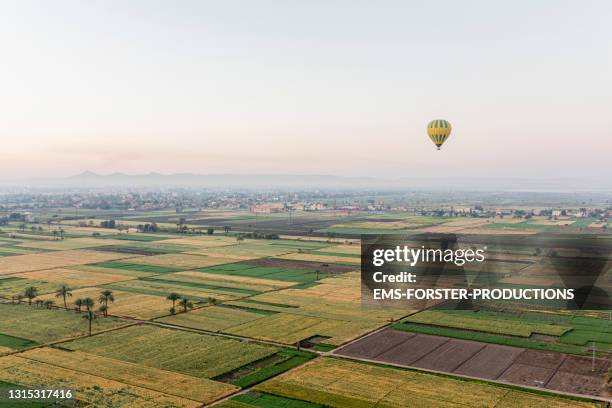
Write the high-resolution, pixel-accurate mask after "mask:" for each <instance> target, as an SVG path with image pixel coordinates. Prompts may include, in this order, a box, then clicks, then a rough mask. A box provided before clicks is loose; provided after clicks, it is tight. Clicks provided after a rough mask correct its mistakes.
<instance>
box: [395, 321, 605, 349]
mask: <svg viewBox="0 0 612 408" xmlns="http://www.w3.org/2000/svg"><path fill="white" fill-rule="evenodd" d="M476 316H477V317H476ZM393 328H395V329H396V330H404V331H410V332H417V333H425V334H433V335H437V336H447V337H453V338H458V339H465V340H475V341H483V342H486V343H494V344H503V345H507V346H514V347H526V348H534V349H541V350H549V351H558V352H563V353H570V354H579V355H585V354H589V353H590V351H589V350H588V349H587V346H589V345H591V344H592V343H593V342H594V343H595V344H596V346H597V348H598V349H599V350H600V351H601V352H606V351H609V350H612V322H610V321H609V320H605V319H597V318H593V317H584V316H573V315H560V314H557V315H555V314H547V313H539V312H526V313H521V314H518V315H517V314H511V313H502V312H487V311H480V312H474V311H427V312H421V313H417V314H416V315H413V316H410V317H409V318H407V319H405V320H404V321H403V322H401V323H396V324H394V325H393ZM527 333H531V334H527ZM538 333H539V334H545V335H547V336H549V337H548V338H546V339H541V338H538V337H537V336H534V334H538Z"/></svg>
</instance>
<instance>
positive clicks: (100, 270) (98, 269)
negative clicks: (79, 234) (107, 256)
mask: <svg viewBox="0 0 612 408" xmlns="http://www.w3.org/2000/svg"><path fill="white" fill-rule="evenodd" d="M68 269H72V270H75V271H84V272H94V273H97V274H109V275H115V276H119V275H121V276H123V277H124V278H123V279H127V278H128V277H132V278H140V277H147V276H152V275H157V274H158V273H157V272H142V271H133V270H131V269H121V268H104V267H102V266H94V265H76V266H69V267H68Z"/></svg>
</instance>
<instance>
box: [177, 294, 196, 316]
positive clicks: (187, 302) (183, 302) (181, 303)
mask: <svg viewBox="0 0 612 408" xmlns="http://www.w3.org/2000/svg"><path fill="white" fill-rule="evenodd" d="M179 306H181V307H182V308H183V313H187V309H188V308H189V309H193V302H192V301H191V300H189V299H187V298H186V297H184V298H182V299H181V300H180V301H179Z"/></svg>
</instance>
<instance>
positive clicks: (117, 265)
mask: <svg viewBox="0 0 612 408" xmlns="http://www.w3.org/2000/svg"><path fill="white" fill-rule="evenodd" d="M92 266H98V267H101V268H110V269H126V270H130V271H138V272H152V273H172V272H179V271H182V270H184V269H182V268H172V267H169V266H156V265H144V264H137V263H130V262H122V261H108V262H100V263H97V264H93V265H92Z"/></svg>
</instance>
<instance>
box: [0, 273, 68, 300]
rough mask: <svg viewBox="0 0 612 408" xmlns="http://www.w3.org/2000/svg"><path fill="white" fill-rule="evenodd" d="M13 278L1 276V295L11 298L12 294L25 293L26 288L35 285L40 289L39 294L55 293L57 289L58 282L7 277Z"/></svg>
mask: <svg viewBox="0 0 612 408" xmlns="http://www.w3.org/2000/svg"><path fill="white" fill-rule="evenodd" d="M6 278H12V276H7V277H2V276H0V296H2V297H4V298H6V299H11V297H12V296H17V295H23V294H24V292H25V290H26V288H27V287H29V286H34V287H36V289H38V293H39V294H44V293H53V292H55V291H56V290H57V284H55V283H50V282H44V281H40V280H28V279H16V280H13V279H6Z"/></svg>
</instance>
